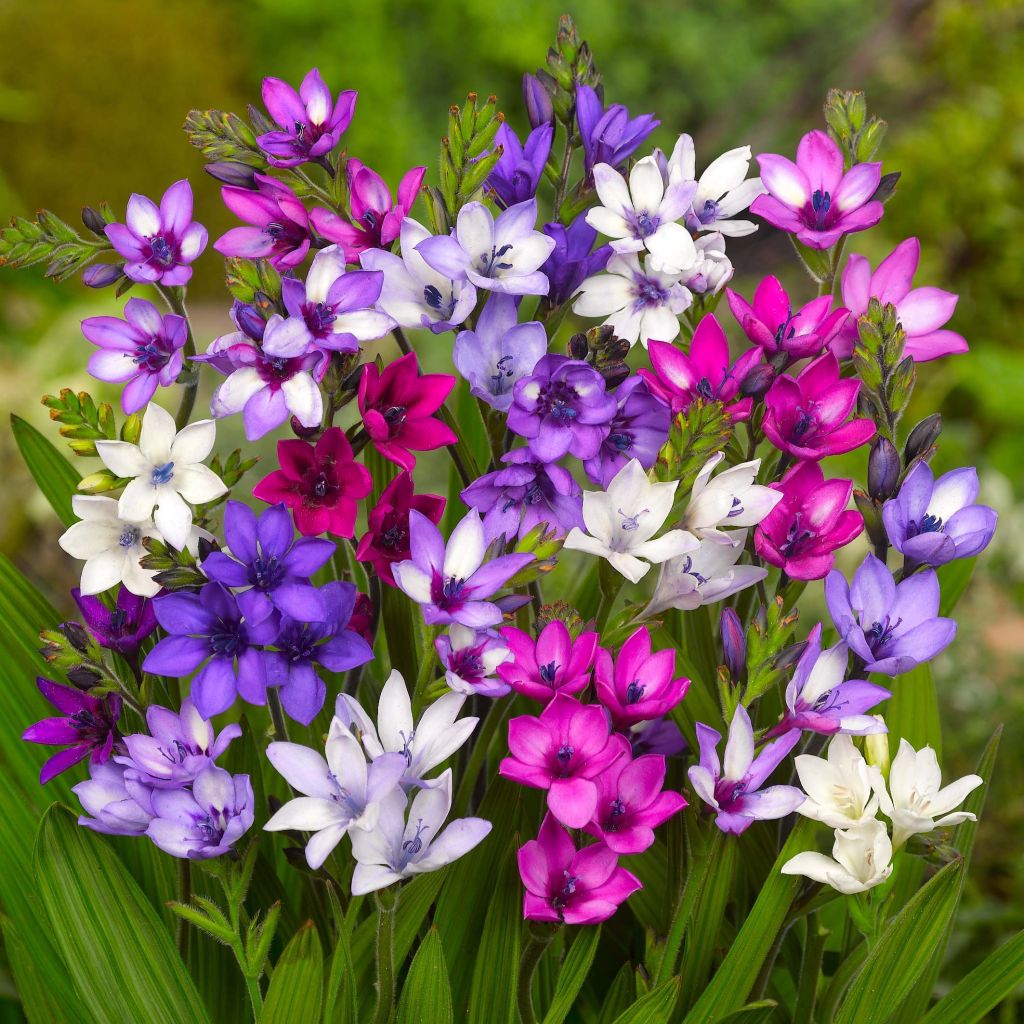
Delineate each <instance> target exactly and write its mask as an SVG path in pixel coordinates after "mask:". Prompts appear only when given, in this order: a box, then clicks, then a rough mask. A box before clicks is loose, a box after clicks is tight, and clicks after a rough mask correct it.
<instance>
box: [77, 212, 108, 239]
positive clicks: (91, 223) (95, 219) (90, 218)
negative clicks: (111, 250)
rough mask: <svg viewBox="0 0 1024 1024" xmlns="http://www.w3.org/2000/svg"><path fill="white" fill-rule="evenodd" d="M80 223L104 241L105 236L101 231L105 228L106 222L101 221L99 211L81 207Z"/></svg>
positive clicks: (101, 217)
mask: <svg viewBox="0 0 1024 1024" xmlns="http://www.w3.org/2000/svg"><path fill="white" fill-rule="evenodd" d="M82 223H83V224H84V225H85V226H86V227H87V228H88V229H89V230H90V231H91V232H92V233H93V234H94V235H99V236H100V238H102V239H106V237H107V236H106V233H105V232H104V230H103V229H104V228H105V227H106V226H107V222H106V221H105V220H104V219H103V214H102V213H100V212H99V210H95V209H93V207H91V206H85V207H83V208H82Z"/></svg>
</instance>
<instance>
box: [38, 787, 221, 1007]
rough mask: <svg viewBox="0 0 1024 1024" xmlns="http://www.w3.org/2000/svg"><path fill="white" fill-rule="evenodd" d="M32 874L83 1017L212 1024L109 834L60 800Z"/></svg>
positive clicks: (45, 825) (47, 818)
mask: <svg viewBox="0 0 1024 1024" xmlns="http://www.w3.org/2000/svg"><path fill="white" fill-rule="evenodd" d="M143 841H144V840H140V842H143ZM35 878H36V885H37V887H38V889H39V899H40V903H41V904H42V907H43V908H44V909H45V911H46V915H47V918H48V928H49V931H50V933H51V934H52V936H53V938H54V940H55V942H56V944H57V946H58V948H59V949H60V951H61V953H62V955H63V958H64V962H65V965H66V971H67V973H68V975H69V976H70V977H71V979H72V980H73V982H74V984H75V987H76V988H77V990H78V992H79V994H80V996H81V999H82V1003H83V1006H84V1009H85V1010H86V1011H87V1016H86V1017H85V1018H84V1019H93V1020H96V1021H104V1022H106V1021H131V1022H132V1024H167V1022H168V1021H174V1022H175V1024H208V1022H209V1017H208V1016H207V1012H206V1008H205V1007H204V1006H203V1003H202V1000H201V999H200V997H199V993H198V992H197V991H196V987H195V985H194V984H193V983H192V979H191V978H190V977H189V975H188V972H187V971H186V969H185V965H184V964H183V963H182V962H181V958H180V957H179V956H178V953H177V951H176V950H175V948H174V943H173V942H172V941H171V934H170V932H169V931H168V930H167V929H166V928H165V927H164V925H163V924H162V923H161V921H160V919H159V917H157V914H156V911H155V910H154V909H153V907H152V906H151V905H150V904H149V902H148V901H147V900H146V898H145V896H143V894H142V892H141V890H140V889H139V887H138V885H136V884H135V882H134V880H133V879H132V877H131V876H130V875H129V874H128V872H127V871H126V870H125V868H124V866H123V865H122V864H121V862H120V861H119V860H118V859H117V857H116V856H115V855H114V854H113V852H112V851H111V849H110V847H109V845H108V844H107V843H106V841H105V840H104V839H103V838H101V837H100V836H97V835H95V834H94V833H92V832H90V831H88V830H87V829H84V828H80V827H79V826H78V825H77V824H76V822H75V819H74V816H73V815H72V814H71V812H70V811H68V809H67V808H65V807H61V806H59V805H57V804H55V805H53V806H52V807H51V808H50V809H49V810H48V811H47V812H46V814H45V815H44V816H43V820H42V822H41V824H40V827H39V834H38V836H37V838H36V847H35ZM40 927H47V925H44V924H43V922H40Z"/></svg>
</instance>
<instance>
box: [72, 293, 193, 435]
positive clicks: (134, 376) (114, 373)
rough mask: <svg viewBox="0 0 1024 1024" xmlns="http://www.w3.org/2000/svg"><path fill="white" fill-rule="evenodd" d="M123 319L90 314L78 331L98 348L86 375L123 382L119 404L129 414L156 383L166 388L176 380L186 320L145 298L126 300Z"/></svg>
mask: <svg viewBox="0 0 1024 1024" xmlns="http://www.w3.org/2000/svg"><path fill="white" fill-rule="evenodd" d="M124 317H125V318H124V319H123V320H121V319H120V318H119V317H116V316H91V317H88V318H87V319H85V320H83V321H82V334H84V335H85V336H86V338H88V339H89V341H91V342H92V343H93V344H94V345H97V346H98V347H99V351H98V352H94V353H93V354H92V355H91V356H90V357H89V373H91V374H92V375H93V376H94V377H95V378H96V379H97V380H105V381H108V382H109V383H112V384H124V385H125V389H124V391H122V392H121V408H122V409H124V411H125V413H127V414H128V415H131V414H132V413H134V412H138V411H139V410H140V409H141V408H142V407H143V406H144V405H145V404H146V403H147V402H148V401H149V400H150V399H151V398H152V397H153V395H154V394H155V393H156V389H157V388H158V387H164V388H166V387H170V385H171V384H173V383H174V382H175V381H176V380H177V379H178V374H179V373H181V367H182V362H183V359H184V357H183V355H182V349H183V348H184V347H185V341H186V338H187V336H188V323H187V322H186V320H185V318H184V317H182V316H176V315H175V314H174V313H168V314H166V315H161V313H160V311H159V310H158V309H157V308H156V306H154V305H153V303H152V302H147V301H146V300H145V299H129V300H128V302H127V303H126V304H125V307H124Z"/></svg>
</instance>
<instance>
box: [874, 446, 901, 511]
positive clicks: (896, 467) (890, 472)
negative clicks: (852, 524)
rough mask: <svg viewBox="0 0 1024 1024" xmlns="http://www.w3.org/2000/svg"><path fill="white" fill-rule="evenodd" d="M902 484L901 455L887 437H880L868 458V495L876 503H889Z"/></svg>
mask: <svg viewBox="0 0 1024 1024" xmlns="http://www.w3.org/2000/svg"><path fill="white" fill-rule="evenodd" d="M899 482H900V455H899V452H898V451H896V446H895V445H894V444H893V443H892V441H890V440H889V438H887V437H883V436H881V435H879V436H878V437H876V438H875V442H874V444H872V446H871V454H870V455H869V456H868V494H870V495H871V497H872V498H874V499H875V501H887V500H888V499H889V498H891V497H892V496H893V495H894V494H895V493H896V488H897V487H898V486H899Z"/></svg>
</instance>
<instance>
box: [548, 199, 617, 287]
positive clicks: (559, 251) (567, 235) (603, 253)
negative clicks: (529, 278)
mask: <svg viewBox="0 0 1024 1024" xmlns="http://www.w3.org/2000/svg"><path fill="white" fill-rule="evenodd" d="M543 230H544V234H545V235H547V236H548V237H549V238H553V239H554V240H555V247H554V249H552V250H551V255H550V256H549V257H548V259H547V262H546V263H545V264H544V266H542V267H541V268H540V269H541V273H542V274H544V275H545V276H546V277H547V279H548V284H549V288H548V302H550V303H551V305H552V306H560V305H562V303H563V302H568V301H569V300H570V299H571V298H572V297H573V296H574V295H575V294H576V292H578V291H579V288H580V285H581V284H583V282H584V281H585V280H586V279H587V278H588V277H591V276H593V275H594V274H597V273H599V272H600V271H602V270H604V268H605V266H606V265H607V263H608V259H609V257H610V256H611V254H612V247H611V245H609V244H605V245H602V246H599V247H598V248H597V249H595V248H594V242H596V241H597V231H596V229H595V228H592V227H591V226H590V225H589V224H588V223H587V212H586V210H584V211H583V213H581V214H579V215H578V216H577V217H576V218H575V219H574V220H573V222H572V223H571V224H570V225H569V226H568V227H566V226H565V225H564V224H559V223H557V222H555V223H551V224H545V225H544V229H543Z"/></svg>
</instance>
